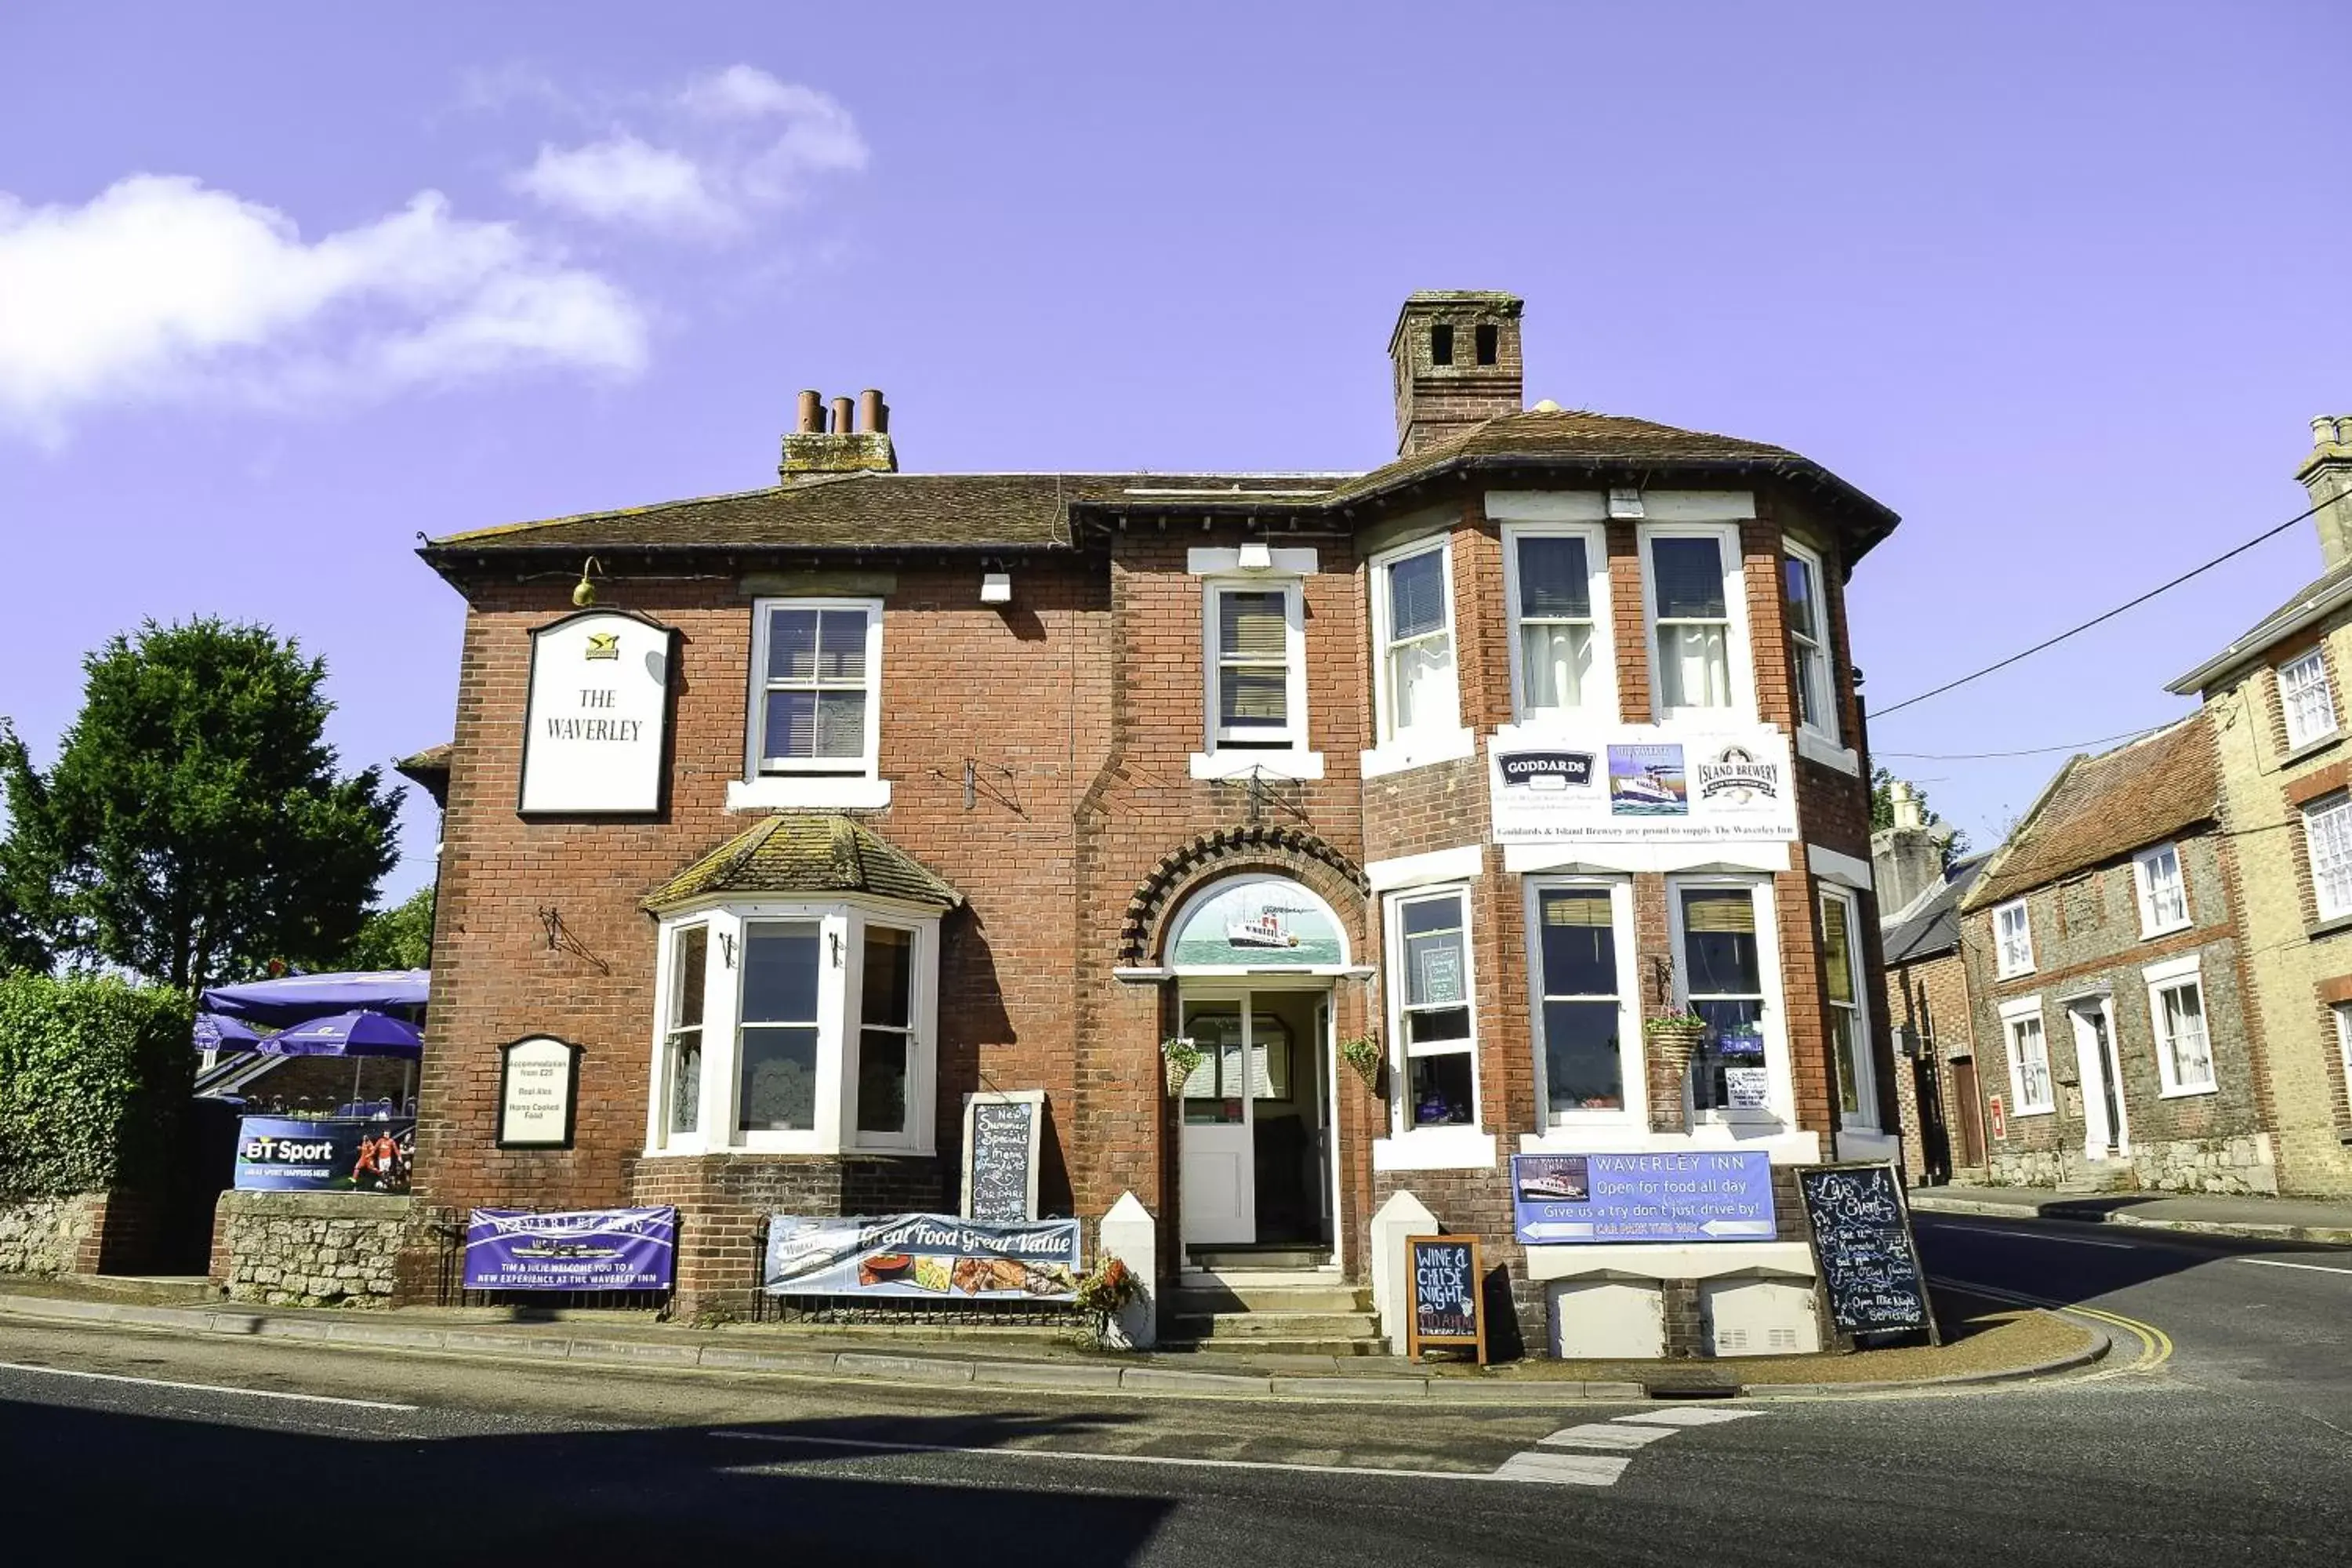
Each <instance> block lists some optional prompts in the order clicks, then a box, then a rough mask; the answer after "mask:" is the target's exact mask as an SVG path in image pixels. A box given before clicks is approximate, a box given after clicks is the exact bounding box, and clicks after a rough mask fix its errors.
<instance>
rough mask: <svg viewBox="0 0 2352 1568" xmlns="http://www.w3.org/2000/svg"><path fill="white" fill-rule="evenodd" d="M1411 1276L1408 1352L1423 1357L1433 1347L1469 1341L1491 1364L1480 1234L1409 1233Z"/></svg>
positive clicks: (1406, 1245)
mask: <svg viewBox="0 0 2352 1568" xmlns="http://www.w3.org/2000/svg"><path fill="white" fill-rule="evenodd" d="M1404 1248H1405V1275H1406V1278H1407V1279H1409V1280H1410V1281H1411V1282H1412V1315H1411V1317H1410V1318H1409V1319H1408V1321H1407V1322H1406V1324H1405V1354H1406V1356H1407V1357H1409V1358H1411V1359H1412V1360H1416V1361H1418V1360H1419V1359H1420V1358H1421V1352H1423V1351H1424V1350H1426V1349H1428V1348H1429V1347H1431V1346H1433V1345H1435V1346H1441V1347H1442V1346H1446V1345H1467V1346H1469V1347H1470V1348H1471V1349H1472V1350H1473V1351H1474V1352H1475V1353H1476V1355H1477V1357H1478V1364H1479V1365H1480V1366H1484V1365H1486V1309H1485V1303H1484V1301H1483V1300H1481V1298H1480V1296H1479V1281H1480V1280H1481V1279H1485V1278H1486V1271H1485V1270H1484V1269H1482V1268H1480V1267H1479V1266H1478V1238H1477V1237H1475V1236H1409V1237H1405V1238H1404Z"/></svg>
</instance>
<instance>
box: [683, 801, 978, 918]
mask: <svg viewBox="0 0 2352 1568" xmlns="http://www.w3.org/2000/svg"><path fill="white" fill-rule="evenodd" d="M718 893H871V894H873V895H874V896H876V897H877V898H884V899H900V900H905V901H907V902H908V903H915V904H933V905H936V906H938V907H939V908H940V909H953V908H955V907H956V906H957V905H959V904H961V903H962V902H963V895H962V894H961V893H959V892H957V891H956V890H955V889H953V888H951V887H950V886H948V884H947V883H946V882H945V881H944V880H942V879H940V877H939V876H938V875H937V874H935V873H934V872H933V871H932V870H931V869H930V868H929V867H927V866H925V865H924V864H923V863H922V862H921V861H919V860H918V859H916V858H914V857H913V856H911V855H909V854H908V853H907V852H906V851H905V850H903V849H901V848H899V847H898V846H897V845H895V844H893V843H891V842H890V841H889V840H888V839H887V838H885V837H882V836H881V835H880V834H878V833H877V832H875V831H874V830H873V829H872V828H870V827H868V826H866V825H865V824H864V823H861V822H858V821H856V820H855V819H854V818H851V817H846V816H830V815H825V814H821V813H815V812H785V813H782V814H779V815H777V816H771V817H769V818H767V819H766V820H765V821H763V822H761V823H759V824H757V825H755V826H751V827H749V828H746V829H745V830H744V831H743V832H741V833H739V834H737V835H736V836H735V837H732V838H730V839H729V840H728V841H727V842H726V843H724V844H722V845H720V846H719V847H718V848H716V849H713V850H712V851H711V852H710V853H709V854H708V855H705V856H703V857H702V858H700V859H699V860H697V861H695V862H694V864H692V865H690V866H688V868H686V869H685V870H683V871H680V872H679V873H678V874H677V876H675V877H672V878H671V879H669V880H668V881H667V882H665V883H663V884H662V885H661V886H660V887H659V888H657V889H655V890H654V891H653V892H652V893H651V894H650V895H648V896H647V897H646V900H645V907H646V909H648V910H654V911H656V912H659V911H661V910H667V909H670V908H672V907H674V906H676V905H678V904H682V903H684V902H685V901H686V900H688V899H697V898H703V897H707V896H709V895H711V894H718Z"/></svg>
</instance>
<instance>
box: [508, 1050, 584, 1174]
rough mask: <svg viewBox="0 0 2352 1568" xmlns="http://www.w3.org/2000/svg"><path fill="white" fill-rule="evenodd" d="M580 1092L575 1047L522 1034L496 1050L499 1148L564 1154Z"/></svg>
mask: <svg viewBox="0 0 2352 1568" xmlns="http://www.w3.org/2000/svg"><path fill="white" fill-rule="evenodd" d="M579 1089H580V1047H578V1046H575V1045H572V1044H571V1043H570V1042H568V1041H565V1040H559V1039H557V1038H556V1037H554V1036H552V1035H526V1036H525V1037H523V1038H521V1039H520V1040H516V1041H513V1042H512V1043H510V1044H509V1045H504V1046H501V1047H499V1148H501V1149H569V1148H571V1147H572V1108H573V1106H574V1104H575V1103H576V1102H577V1101H578V1100H579V1098H580V1096H579Z"/></svg>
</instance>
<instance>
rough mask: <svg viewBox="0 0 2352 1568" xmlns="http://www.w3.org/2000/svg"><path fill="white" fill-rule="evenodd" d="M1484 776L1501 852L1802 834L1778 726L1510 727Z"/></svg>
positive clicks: (1490, 752)
mask: <svg viewBox="0 0 2352 1568" xmlns="http://www.w3.org/2000/svg"><path fill="white" fill-rule="evenodd" d="M1486 773H1487V787H1488V789H1489V791H1490V793H1491V795H1492V799H1493V806H1494V824H1495V828H1494V831H1495V842H1496V843H1497V844H1563V843H1575V842H1579V841H1609V842H1613V843H1633V844H1691V843H1706V842H1710V841H1720V840H1726V839H1791V838H1794V837H1797V800H1796V794H1795V778H1794V770H1793V769H1792V768H1791V766H1790V759H1789V740H1788V737H1787V736H1785V735H1783V734H1781V733H1780V731H1777V730H1774V729H1771V728H1769V726H1762V725H1759V726H1754V727H1749V728H1739V729H1725V730H1696V729H1692V728H1689V727H1686V726H1683V725H1675V726H1674V727H1673V728H1671V729H1666V728H1662V727H1660V726H1657V725H1654V724H1594V725H1591V726H1589V727H1580V728H1575V729H1567V728H1556V727H1550V726H1547V727H1545V728H1544V729H1542V730H1540V731H1538V730H1534V729H1532V728H1530V727H1528V726H1506V727H1505V728H1504V729H1502V730H1499V731H1496V735H1495V739H1494V742H1493V743H1492V744H1491V745H1489V746H1488V748H1487V762H1486Z"/></svg>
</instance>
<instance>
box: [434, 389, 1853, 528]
mask: <svg viewBox="0 0 2352 1568" xmlns="http://www.w3.org/2000/svg"><path fill="white" fill-rule="evenodd" d="M1558 468H1569V469H1573V470H1579V471H1581V472H1584V473H1586V474H1589V475H1591V476H1592V477H1600V476H1603V475H1607V476H1612V477H1614V476H1624V477H1627V478H1630V479H1634V480H1636V481H1638V480H1640V479H1642V478H1643V477H1644V476H1650V475H1659V476H1663V475H1665V474H1668V473H1679V474H1684V475H1688V476H1691V477H1715V478H1722V479H1754V478H1756V477H1759V476H1760V477H1771V478H1778V479H1786V480H1790V481H1792V482H1798V483H1802V484H1806V485H1809V486H1811V488H1812V489H1815V490H1816V491H1817V492H1819V493H1821V494H1822V497H1823V499H1824V500H1826V501H1827V502H1828V503H1829V504H1830V505H1831V506H1832V508H1833V509H1837V510H1843V512H1845V513H1846V514H1847V515H1848V518H1849V521H1850V525H1851V526H1852V527H1853V530H1854V539H1855V545H1856V547H1855V549H1854V550H1853V554H1859V553H1860V552H1861V551H1862V550H1863V549H1866V548H1868V547H1869V545H1871V544H1873V543H1875V542H1877V541H1878V540H1879V539H1880V538H1882V537H1884V536H1885V533H1886V532H1887V531H1889V530H1891V529H1893V527H1894V526H1895V521H1896V520H1895V514H1894V513H1893V512H1892V511H1889V510H1887V509H1886V508H1885V507H1883V506H1881V505H1879V503H1878V502H1876V501H1874V500H1871V499H1870V498H1869V497H1868V496H1865V495H1864V494H1863V493H1862V492H1861V491H1860V490H1857V489H1854V488H1853V487H1852V486H1851V485H1848V484H1846V483H1845V481H1843V479H1838V478H1837V477H1836V476H1835V475H1833V474H1832V473H1830V472H1829V470H1827V469H1826V468H1822V467H1820V466H1819V465H1817V464H1815V463H1813V462H1811V461H1810V460H1809V459H1807V458H1801V457H1799V456H1798V455H1797V454H1795V453H1793V452H1790V451H1789V450H1787V449H1786V448H1784V447H1772V446H1767V445H1764V444H1763V443H1761V442H1756V441H1743V440H1739V439H1737V438H1735V437H1728V436H1715V435H1709V434H1707V433H1706V432H1704V431H1697V430H1678V429H1676V428H1675V427H1674V426H1669V425H1657V424H1653V423H1652V422H1650V421H1649V420H1646V419H1625V418H1619V417H1617V416H1612V415H1606V414H1591V413H1585V412H1581V411H1573V410H1529V411H1527V412H1525V413H1519V414H1506V415H1501V416H1497V417H1496V418H1493V419H1489V420H1487V421H1486V423H1484V424H1482V425H1479V426H1475V427H1474V428H1472V429H1470V430H1468V431H1466V432H1465V433H1464V434H1463V435H1461V436H1458V437H1454V438H1453V439H1451V440H1449V441H1444V442H1441V443H1439V444H1438V445H1437V446H1434V447H1430V448H1429V449H1427V450H1425V451H1422V452H1417V453H1415V454H1413V455H1412V456H1411V457H1407V458H1399V459H1397V460H1396V461H1395V462H1392V463H1389V464H1385V465H1383V466H1382V467H1381V468H1374V469H1372V470H1371V471H1370V472H1369V473H1364V474H1357V475H1347V474H1280V473H1259V474H1147V473H1131V474H898V473H859V474H844V475H838V476H833V475H828V476H824V477H822V478H812V479H802V480H800V481H799V482H796V483H792V484H782V485H775V486H771V487H769V488H767V489H756V490H743V491H739V492H737V493H735V494H732V495H718V496H705V497H702V498H699V499H698V500H681V501H669V502H665V503H662V504H660V505H656V506H642V507H628V508H624V509H622V510H614V511H597V512H583V513H581V514H579V515H577V516H573V517H559V518H551V519H549V520H548V521H543V522H522V523H509V524H506V525H503V526H500V527H497V528H485V529H478V530H475V531H470V532H465V533H455V534H450V535H448V536H446V537H445V538H441V539H436V540H434V541H432V542H430V543H428V544H427V545H426V546H425V550H424V554H425V558H426V559H427V560H430V561H436V562H438V561H442V560H446V559H451V558H455V557H459V556H472V555H485V554H505V553H508V552H527V551H535V550H548V551H553V552H583V551H597V550H612V551H623V550H663V549H677V548H695V549H711V548H717V549H757V548H763V547H782V548H787V549H789V548H809V549H851V548H855V549H866V550H877V549H878V550H892V549H982V548H997V549H1006V548H1020V547H1034V546H1052V545H1066V544H1069V543H1070V542H1072V539H1073V530H1074V527H1075V525H1076V521H1077V519H1078V518H1080V517H1082V516H1087V515H1092V516H1097V517H1108V515H1110V514H1112V513H1116V512H1150V511H1165V510H1183V511H1186V512H1202V513H1207V512H1225V513H1230V512H1235V511H1240V512H1245V513H1250V514H1256V515H1267V516H1272V515H1283V514H1292V515H1296V514H1301V513H1305V514H1315V513H1322V512H1334V511H1337V512H1353V511H1354V510H1355V509H1357V508H1359V507H1360V506H1362V505H1364V504H1366V503H1368V502H1370V501H1372V500H1376V499H1378V498H1381V497H1384V496H1387V495H1390V494H1391V493H1393V492H1395V491H1397V490H1400V489H1406V488H1409V487H1411V486H1413V485H1417V484H1422V483H1424V482H1426V481H1428V480H1431V479H1436V478H1439V477H1440V476H1442V475H1444V474H1447V473H1451V472H1454V471H1456V470H1465V471H1480V472H1501V471H1504V470H1507V469H1519V470H1538V471H1540V470H1544V469H1558Z"/></svg>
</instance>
